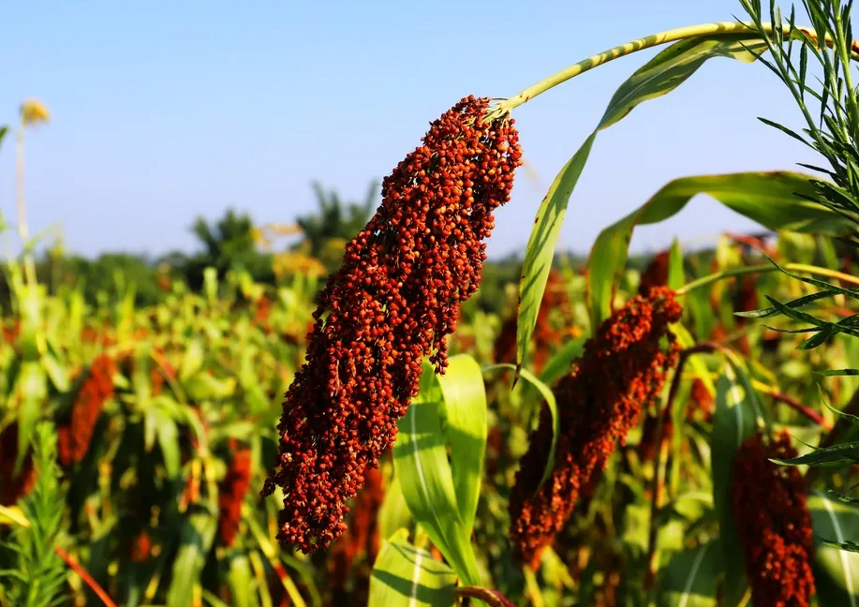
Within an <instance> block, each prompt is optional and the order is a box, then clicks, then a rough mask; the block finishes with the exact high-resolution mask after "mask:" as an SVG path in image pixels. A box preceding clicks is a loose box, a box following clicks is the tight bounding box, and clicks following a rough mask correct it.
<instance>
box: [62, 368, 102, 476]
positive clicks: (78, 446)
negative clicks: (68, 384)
mask: <svg viewBox="0 0 859 607" xmlns="http://www.w3.org/2000/svg"><path fill="white" fill-rule="evenodd" d="M114 372H115V367H114V363H113V360H112V359H111V358H110V357H108V356H107V355H104V354H102V355H100V356H98V357H96V359H95V360H94V361H93V362H92V365H90V368H89V372H88V373H87V375H86V377H85V378H84V380H83V382H82V383H81V386H80V388H79V389H78V393H77V396H76V397H75V402H74V404H73V405H72V413H71V420H70V422H69V424H68V425H61V426H59V427H58V436H57V439H58V456H59V460H60V463H61V464H63V465H64V466H68V465H71V464H76V463H79V462H81V461H83V459H84V457H86V454H87V452H88V451H89V446H90V442H91V440H92V435H93V432H94V431H95V425H96V422H98V418H99V416H100V415H101V410H102V407H103V406H104V403H105V401H107V400H108V399H109V398H110V397H111V396H113V374H114Z"/></svg>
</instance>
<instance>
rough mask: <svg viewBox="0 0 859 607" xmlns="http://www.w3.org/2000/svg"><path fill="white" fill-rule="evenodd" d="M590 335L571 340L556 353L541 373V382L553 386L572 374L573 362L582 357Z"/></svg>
mask: <svg viewBox="0 0 859 607" xmlns="http://www.w3.org/2000/svg"><path fill="white" fill-rule="evenodd" d="M589 337H590V335H587V334H586V335H580V336H579V337H576V338H575V339H571V340H569V341H567V342H565V343H564V345H563V346H561V349H560V350H558V351H557V352H555V354H554V355H553V356H552V358H550V359H549V362H547V363H546V366H545V367H543V370H542V371H541V372H540V376H539V377H540V381H541V382H543V383H544V384H546V385H547V386H552V385H554V383H555V382H556V381H558V380H559V379H560V378H561V376H563V375H566V374H567V373H569V372H570V367H571V366H572V364H573V361H574V360H576V359H577V358H579V357H580V356H581V355H582V352H583V351H584V349H585V342H586V341H587V340H588V338H589Z"/></svg>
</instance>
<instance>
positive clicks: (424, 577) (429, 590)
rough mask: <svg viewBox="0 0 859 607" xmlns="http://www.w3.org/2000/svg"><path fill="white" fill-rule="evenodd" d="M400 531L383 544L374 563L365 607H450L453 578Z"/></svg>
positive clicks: (452, 603)
mask: <svg viewBox="0 0 859 607" xmlns="http://www.w3.org/2000/svg"><path fill="white" fill-rule="evenodd" d="M407 536H408V533H407V532H406V531H405V530H403V532H401V533H397V534H395V535H394V536H393V537H391V538H390V539H388V540H386V541H385V543H384V545H383V546H382V550H381V551H380V552H379V557H378V558H377V559H376V566H375V567H374V568H373V577H372V580H371V582H370V601H369V603H368V607H417V606H421V607H453V605H455V604H456V599H455V597H454V587H455V584H456V574H455V573H454V572H453V571H451V569H450V568H449V567H448V566H447V565H445V564H443V563H440V562H438V561H437V560H435V559H434V558H433V557H432V555H431V554H430V553H429V552H428V551H427V550H425V549H424V548H416V547H415V546H412V545H411V544H409V543H408V541H407V539H408V537H407Z"/></svg>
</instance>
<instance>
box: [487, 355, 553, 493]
mask: <svg viewBox="0 0 859 607" xmlns="http://www.w3.org/2000/svg"><path fill="white" fill-rule="evenodd" d="M506 367H509V368H511V369H512V368H514V367H513V365H511V364H509V363H501V364H498V365H492V366H491V367H486V368H485V369H484V371H491V370H493V369H500V368H506ZM520 371H521V373H522V377H524V378H525V379H526V380H528V381H529V382H530V383H531V385H533V386H534V387H535V388H537V390H538V391H539V392H540V395H541V396H542V397H543V400H544V401H545V402H546V406H547V407H549V412H550V413H551V414H552V444H551V445H550V446H549V457H548V459H547V460H546V466H545V468H543V477H542V478H541V479H540V484H539V485H537V491H539V490H540V487H542V486H543V483H544V482H546V479H548V478H549V475H551V474H552V470H553V469H554V468H555V451H556V447H557V445H558V435H559V434H560V433H561V417H560V415H559V414H558V404H557V402H556V401H555V394H554V392H552V389H551V388H550V387H549V386H547V385H546V384H545V383H543V382H542V381H540V380H539V379H538V378H537V377H536V376H534V374H533V373H531V372H530V371H528V370H527V369H521V370H520Z"/></svg>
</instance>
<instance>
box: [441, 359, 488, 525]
mask: <svg viewBox="0 0 859 607" xmlns="http://www.w3.org/2000/svg"><path fill="white" fill-rule="evenodd" d="M448 362H449V364H448V368H447V371H446V372H445V374H444V375H437V376H436V378H437V380H438V382H439V384H440V386H441V392H442V395H443V397H444V409H445V416H446V418H447V428H446V434H447V438H448V442H449V443H450V446H451V459H450V466H451V469H452V474H453V487H454V490H455V493H456V503H457V506H458V507H459V513H460V515H461V516H462V523H463V525H464V526H465V530H466V532H467V533H468V534H469V535H471V529H472V528H473V527H474V517H475V516H476V514H477V501H478V499H479V498H480V488H481V484H482V481H483V461H484V458H485V456H486V435H487V434H488V432H489V427H488V425H487V417H486V388H485V387H484V385H483V372H482V371H481V369H480V365H479V364H477V361H476V360H474V358H473V357H472V356H470V355H467V354H460V355H458V356H453V357H451V358H450V359H449V361H448Z"/></svg>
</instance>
